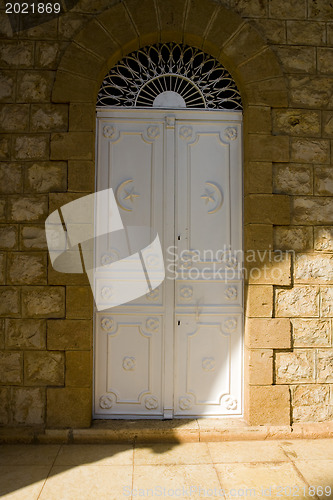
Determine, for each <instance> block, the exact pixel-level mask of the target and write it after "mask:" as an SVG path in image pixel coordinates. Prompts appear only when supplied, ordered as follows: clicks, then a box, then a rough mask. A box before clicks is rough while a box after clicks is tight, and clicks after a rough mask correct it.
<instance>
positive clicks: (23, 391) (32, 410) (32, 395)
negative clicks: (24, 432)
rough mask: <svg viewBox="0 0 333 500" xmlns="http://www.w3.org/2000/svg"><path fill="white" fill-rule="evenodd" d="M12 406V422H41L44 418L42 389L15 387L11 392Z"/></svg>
mask: <svg viewBox="0 0 333 500" xmlns="http://www.w3.org/2000/svg"><path fill="white" fill-rule="evenodd" d="M12 408H13V421H14V422H13V423H14V424H17V425H22V424H24V425H40V424H43V423H44V418H45V417H44V414H45V392H44V390H43V389H41V388H37V387H36V388H32V387H15V388H14V389H13V393H12Z"/></svg>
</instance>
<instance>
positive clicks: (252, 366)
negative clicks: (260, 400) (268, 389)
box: [245, 349, 273, 385]
mask: <svg viewBox="0 0 333 500" xmlns="http://www.w3.org/2000/svg"><path fill="white" fill-rule="evenodd" d="M245 352H246V356H247V358H248V383H249V384H250V385H271V384H272V383H273V350H272V349H254V350H246V351H245ZM245 359H246V358H245Z"/></svg>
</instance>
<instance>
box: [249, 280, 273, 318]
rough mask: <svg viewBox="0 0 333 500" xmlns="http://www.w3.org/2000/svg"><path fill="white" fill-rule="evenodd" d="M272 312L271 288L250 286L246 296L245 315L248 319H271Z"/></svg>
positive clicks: (267, 286)
mask: <svg viewBox="0 0 333 500" xmlns="http://www.w3.org/2000/svg"><path fill="white" fill-rule="evenodd" d="M272 311H273V287H272V286H270V285H251V286H249V287H248V290H247V296H246V315H247V316H248V317H250V318H253V317H254V318H260V317H261V318H271V317H272Z"/></svg>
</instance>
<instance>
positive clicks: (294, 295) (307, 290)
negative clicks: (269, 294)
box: [275, 286, 319, 318]
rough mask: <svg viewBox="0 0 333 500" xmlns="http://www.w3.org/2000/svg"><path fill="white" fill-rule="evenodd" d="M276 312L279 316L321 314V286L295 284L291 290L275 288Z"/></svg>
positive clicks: (314, 315) (312, 315)
mask: <svg viewBox="0 0 333 500" xmlns="http://www.w3.org/2000/svg"><path fill="white" fill-rule="evenodd" d="M275 314H276V316H277V317H298V316H303V317H305V318H308V317H316V316H319V288H318V287H316V286H295V287H294V288H291V289H289V290H285V289H276V290H275Z"/></svg>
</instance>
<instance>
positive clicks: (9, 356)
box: [0, 351, 23, 385]
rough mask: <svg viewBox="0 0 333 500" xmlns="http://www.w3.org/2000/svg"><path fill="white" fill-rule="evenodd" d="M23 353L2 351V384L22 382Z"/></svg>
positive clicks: (0, 367) (0, 366) (0, 368)
mask: <svg viewBox="0 0 333 500" xmlns="http://www.w3.org/2000/svg"><path fill="white" fill-rule="evenodd" d="M22 372H23V354H22V353H19V352H4V351H1V352H0V384H2V385H4V384H13V385H15V384H22V382H23V376H22Z"/></svg>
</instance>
